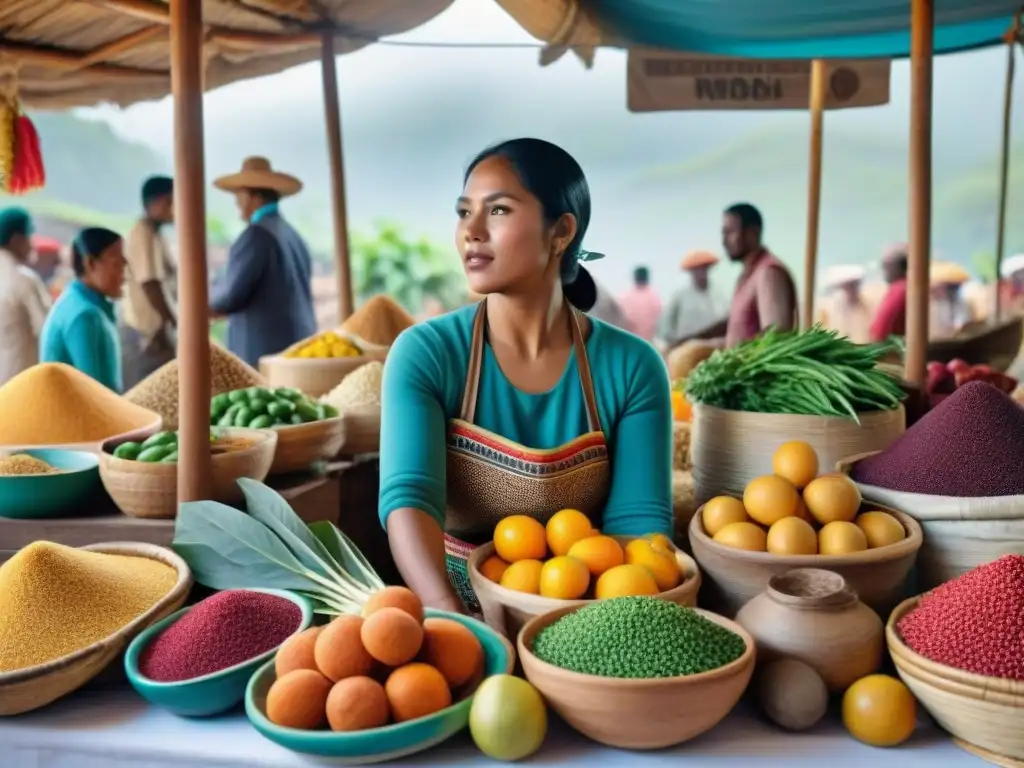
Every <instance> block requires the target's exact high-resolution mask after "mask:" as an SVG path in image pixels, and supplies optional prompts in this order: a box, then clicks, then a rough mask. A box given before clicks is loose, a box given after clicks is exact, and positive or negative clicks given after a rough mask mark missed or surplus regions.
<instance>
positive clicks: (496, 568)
mask: <svg viewBox="0 0 1024 768" xmlns="http://www.w3.org/2000/svg"><path fill="white" fill-rule="evenodd" d="M507 568H508V563H506V562H505V561H504V560H502V559H501V558H500V557H498V556H497V555H491V556H490V557H488V558H487V559H486V560H484V561H483V562H482V563H480V573H481V575H482V576H483V577H484V578H485V579H490V580H491V581H493V582H494V583H495V584H497V583H498V582H500V581H501V577H502V575H503V574H504V573H505V570H506V569H507Z"/></svg>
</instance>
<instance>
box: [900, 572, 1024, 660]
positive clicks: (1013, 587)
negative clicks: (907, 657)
mask: <svg viewBox="0 0 1024 768" xmlns="http://www.w3.org/2000/svg"><path fill="white" fill-rule="evenodd" d="M896 628H897V630H899V633H900V636H901V637H902V638H903V642H905V643H906V644H907V645H908V646H910V648H911V649H912V650H914V651H916V652H917V653H919V654H921V655H922V656H924V657H925V658H928V659H931V660H932V661H935V662H938V663H939V664H945V665H947V666H950V667H956V668H957V669H962V670H964V671H965V672H973V673H975V674H977V675H985V676H987V677H1004V678H1010V679H1012V680H1024V557H1022V556H1021V555H1006V556H1005V557H1001V558H999V559H998V560H996V561H995V562H992V563H988V564H986V565H982V566H979V567H977V568H975V569H974V570H973V571H968V572H967V573H965V574H963V575H962V576H960V577H958V578H956V579H953V580H952V581H947V582H946V583H945V584H943V585H942V586H941V587H938V588H937V589H935V590H933V591H932V592H930V593H928V594H927V595H925V596H924V597H923V598H921V602H920V603H919V604H918V606H917V608H915V609H914V610H913V611H911V612H910V613H908V614H907V615H906V616H904V617H903V618H902V619H900V621H899V623H898V624H897V625H896Z"/></svg>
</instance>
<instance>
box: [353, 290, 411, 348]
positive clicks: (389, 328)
mask: <svg viewBox="0 0 1024 768" xmlns="http://www.w3.org/2000/svg"><path fill="white" fill-rule="evenodd" d="M415 323H416V321H415V320H414V319H413V317H412V315H410V314H409V313H408V312H406V311H405V310H404V309H402V306H401V305H400V304H398V303H397V302H395V300H394V299H391V298H389V297H388V296H385V295H384V294H378V295H376V296H374V297H373V298H371V299H369V300H368V301H367V302H366V303H365V304H363V306H361V307H360V308H359V309H357V310H356V311H355V312H353V313H352V316H351V317H350V318H349V319H348V320H346V321H345V322H344V323H342V324H341V330H343V331H346V332H348V333H350V334H352V335H353V336H358V337H359V338H360V339H362V340H363V341H366V342H369V343H370V344H376V345H377V346H381V347H390V346H391V345H392V344H394V343H395V339H397V338H398V335H399V334H400V333H401V332H402V331H404V330H405V329H406V328H409V327H411V326H412V325H415Z"/></svg>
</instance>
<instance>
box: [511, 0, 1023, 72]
mask: <svg viewBox="0 0 1024 768" xmlns="http://www.w3.org/2000/svg"><path fill="white" fill-rule="evenodd" d="M497 2H498V4H499V5H501V7H502V8H504V9H505V10H506V11H507V12H508V13H509V15H511V16H512V17H513V18H514V19H515V20H516V21H517V22H518V23H519V24H520V26H522V27H523V28H524V29H525V30H526V31H527V32H529V33H530V34H531V35H533V36H534V37H536V38H538V39H539V40H543V41H544V42H547V43H552V44H554V45H557V46H571V47H580V48H591V47H593V46H597V45H607V46H616V47H631V46H644V47H655V48H670V49H675V50H681V51H690V52H695V53H709V54H718V55H722V56H735V57H744V58H760V59H764V58H784V59H812V58H873V57H886V58H900V57H904V56H907V55H909V53H910V0H832V1H831V2H821V3H814V2H810V0H497ZM1019 10H1020V0H935V52H936V53H952V52H955V51H961V50H967V49H970V48H978V47H982V46H987V45H992V44H994V43H997V42H999V41H1001V40H1002V39H1003V36H1004V35H1005V34H1006V32H1007V30H1008V29H1009V27H1010V21H1011V18H1012V17H1013V15H1014V14H1015V13H1017V12H1018V11H1019Z"/></svg>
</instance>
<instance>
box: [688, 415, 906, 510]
mask: <svg viewBox="0 0 1024 768" xmlns="http://www.w3.org/2000/svg"><path fill="white" fill-rule="evenodd" d="M905 428H906V414H905V413H904V410H903V406H900V407H898V408H897V409H896V410H892V411H875V412H872V413H862V414H860V424H859V425H858V424H857V423H856V422H855V421H852V420H851V419H841V418H833V417H828V416H796V415H789V414H775V413H747V412H743V411H727V410H723V409H721V408H715V407H713V406H710V405H695V406H694V407H693V435H692V437H691V442H690V454H691V456H692V460H693V480H694V496H695V497H696V500H697V503H698V504H703V503H704V502H706V501H707V500H708V499H711V498H713V497H715V496H719V495H721V494H730V495H733V496H741V495H743V489H744V488H745V487H746V485H747V483H749V482H750V481H751V480H753V479H754V478H755V477H760V476H761V475H770V474H772V455H773V454H774V453H775V449H776V448H778V447H779V446H780V445H781V444H782V443H785V442H788V441H790V440H803V441H805V442H807V443H810V445H811V446H812V447H813V448H814V450H815V451H816V452H817V454H818V460H819V462H820V466H822V467H832V466H835V464H836V462H837V461H839V460H840V459H842V458H843V457H845V456H850V455H851V454H855V453H864V452H866V451H880V450H883V449H885V448H887V447H888V446H889V444H890V443H891V442H892V441H893V440H895V439H896V438H897V437H899V436H900V435H902V434H903V431H904V429H905Z"/></svg>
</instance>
